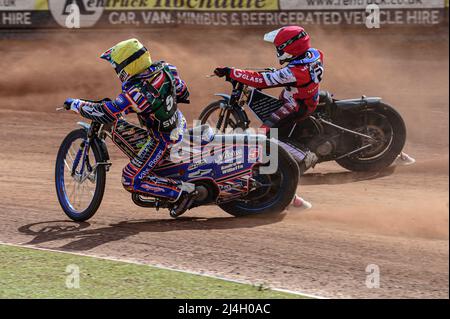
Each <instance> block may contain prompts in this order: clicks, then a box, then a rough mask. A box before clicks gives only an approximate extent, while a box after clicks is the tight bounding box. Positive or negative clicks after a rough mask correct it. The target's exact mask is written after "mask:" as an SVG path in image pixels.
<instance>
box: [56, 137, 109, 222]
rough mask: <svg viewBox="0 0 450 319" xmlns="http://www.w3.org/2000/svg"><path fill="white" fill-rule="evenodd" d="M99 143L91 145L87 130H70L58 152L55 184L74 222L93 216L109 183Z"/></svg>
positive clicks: (62, 204) (61, 201)
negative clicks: (102, 162)
mask: <svg viewBox="0 0 450 319" xmlns="http://www.w3.org/2000/svg"><path fill="white" fill-rule="evenodd" d="M100 154H101V153H100V150H99V149H98V148H97V146H96V144H93V145H90V146H89V147H88V140H87V133H86V131H85V130H83V129H79V130H75V131H72V132H70V133H69V134H68V135H67V136H66V138H65V139H64V141H63V142H62V143H61V146H60V148H59V151H58V155H57V158H56V166H55V186H56V194H57V196H58V201H59V203H60V205H61V208H62V209H63V211H64V213H65V214H66V215H67V216H68V217H69V218H70V219H72V220H74V221H85V220H88V219H89V218H91V217H92V216H93V215H94V214H95V212H96V211H97V209H98V207H99V206H100V203H101V201H102V198H103V194H104V191H105V183H106V170H105V166H104V165H102V164H100V165H98V164H97V163H100V162H101V161H102V159H101V155H100Z"/></svg>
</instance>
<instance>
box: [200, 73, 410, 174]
mask: <svg viewBox="0 0 450 319" xmlns="http://www.w3.org/2000/svg"><path fill="white" fill-rule="evenodd" d="M264 70H270V69H263V70H261V71H264ZM231 84H232V86H233V90H232V93H231V95H227V94H216V95H217V96H220V97H221V99H220V100H217V101H215V102H212V103H211V104H209V105H208V106H206V107H205V109H204V110H203V111H202V113H201V114H200V121H201V123H202V124H206V123H208V124H209V125H211V126H212V127H215V128H216V131H218V132H226V131H228V130H236V129H242V130H246V129H248V128H249V127H250V119H249V117H248V116H247V113H246V110H245V108H246V107H248V108H249V109H250V110H252V111H253V113H254V114H255V115H256V117H257V118H258V119H259V120H261V121H262V122H264V120H266V119H267V118H268V117H269V116H270V114H271V113H273V112H274V111H275V110H277V109H278V108H280V107H281V106H282V105H283V104H282V102H281V101H280V100H278V99H276V98H274V97H272V96H270V95H268V94H265V93H263V92H262V91H261V90H259V89H254V88H251V87H249V86H247V85H245V84H242V83H239V82H236V81H234V80H231ZM277 138H278V139H279V141H280V145H282V146H283V148H284V149H286V150H288V152H289V153H290V154H291V155H293V157H294V158H295V159H296V161H297V162H298V164H299V166H300V170H301V173H304V172H305V171H306V170H308V169H309V168H310V167H313V166H314V165H315V164H317V163H320V162H326V161H336V162H337V163H338V164H339V165H341V166H342V167H344V168H346V169H348V170H351V171H379V170H381V169H383V168H385V167H387V166H389V165H391V164H392V162H393V161H394V160H395V159H396V158H397V156H398V155H399V154H400V153H401V152H402V149H403V146H404V145H405V140H406V127H405V123H404V121H403V119H402V117H401V116H400V114H399V113H398V112H397V111H396V110H395V109H394V108H393V107H392V106H390V105H388V104H386V103H384V102H383V101H382V100H381V98H379V97H365V96H362V97H361V98H359V99H348V100H337V99H334V98H333V97H332V95H331V94H330V93H329V92H327V91H321V92H320V100H319V105H318V106H317V109H316V110H315V112H314V113H313V114H311V115H310V116H309V117H308V118H307V119H306V120H304V121H302V122H301V123H297V122H296V121H292V122H289V123H287V124H285V125H284V126H282V127H280V128H278V137H277ZM305 150H309V151H311V152H313V154H314V155H315V156H314V160H313V161H311V160H310V159H309V158H305Z"/></svg>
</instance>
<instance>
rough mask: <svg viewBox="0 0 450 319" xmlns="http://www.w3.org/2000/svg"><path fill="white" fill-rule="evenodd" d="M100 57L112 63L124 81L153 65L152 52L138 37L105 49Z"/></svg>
mask: <svg viewBox="0 0 450 319" xmlns="http://www.w3.org/2000/svg"><path fill="white" fill-rule="evenodd" d="M100 58H102V59H105V60H107V61H108V62H110V63H111V65H112V66H113V67H114V69H115V70H116V73H117V76H118V77H119V79H120V80H121V81H122V82H124V81H126V80H128V79H129V78H130V77H132V76H134V75H136V74H139V73H141V72H143V71H144V70H145V69H147V68H148V67H150V66H151V65H152V58H151V56H150V53H149V52H148V51H147V49H146V48H145V47H144V45H143V44H142V43H141V42H139V40H137V39H128V40H125V41H122V42H119V43H117V44H116V45H115V46H113V47H112V48H111V49H109V50H107V51H105V52H104V53H103V54H102V55H101V56H100Z"/></svg>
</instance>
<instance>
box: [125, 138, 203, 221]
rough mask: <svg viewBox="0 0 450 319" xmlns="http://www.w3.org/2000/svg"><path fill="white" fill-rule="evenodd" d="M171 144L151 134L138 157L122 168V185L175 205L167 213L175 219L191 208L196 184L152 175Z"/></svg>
mask: <svg viewBox="0 0 450 319" xmlns="http://www.w3.org/2000/svg"><path fill="white" fill-rule="evenodd" d="M171 144H172V142H170V141H169V142H168V140H167V139H166V138H165V137H163V136H162V135H161V134H159V133H158V132H154V134H153V135H152V136H151V137H149V140H148V141H147V143H146V144H145V145H144V146H143V147H142V149H141V150H140V151H139V153H138V155H137V156H136V157H135V158H133V159H132V160H131V162H130V163H129V164H128V165H127V166H125V168H124V169H123V174H122V184H123V186H124V188H125V189H126V190H128V191H130V192H138V193H142V194H145V195H148V196H154V197H160V198H166V199H168V200H169V201H171V202H175V204H174V207H173V208H172V209H171V211H170V214H171V216H172V217H177V216H179V215H181V214H182V213H184V212H185V211H186V210H187V209H189V208H190V206H191V205H192V203H193V201H194V199H195V195H196V191H195V185H194V184H190V183H183V182H179V181H175V180H173V179H169V178H164V177H160V176H158V175H156V174H154V173H153V172H152V170H153V169H154V168H155V167H156V166H157V165H158V164H159V162H160V161H161V160H162V159H163V158H164V155H165V154H166V153H167V152H168V151H170V146H171Z"/></svg>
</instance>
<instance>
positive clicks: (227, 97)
mask: <svg viewBox="0 0 450 319" xmlns="http://www.w3.org/2000/svg"><path fill="white" fill-rule="evenodd" d="M214 95H215V96H220V97H221V98H222V99H223V101H224V102H225V103H224V104H223V105H220V107H226V106H228V105H229V102H230V95H228V94H224V93H217V94H214ZM235 111H236V114H237V116H238V117H239V118H238V120H239V122H242V123H244V124H245V127H247V128H248V125H249V124H250V120H249V118H248V116H247V113H245V111H244V109H242V108H241V107H239V108H236V109H235Z"/></svg>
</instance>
